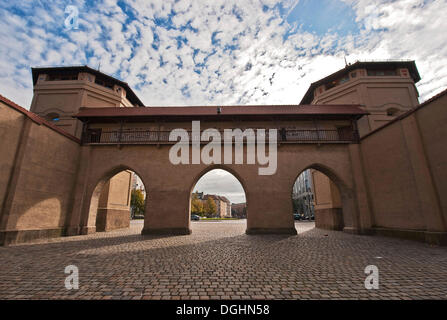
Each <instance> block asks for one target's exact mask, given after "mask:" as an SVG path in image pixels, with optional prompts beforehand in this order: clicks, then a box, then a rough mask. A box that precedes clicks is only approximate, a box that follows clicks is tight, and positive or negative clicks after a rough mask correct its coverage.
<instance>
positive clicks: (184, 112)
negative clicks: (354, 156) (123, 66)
mask: <svg viewBox="0 0 447 320" xmlns="http://www.w3.org/2000/svg"><path fill="white" fill-rule="evenodd" d="M367 114H368V113H367V112H366V111H364V110H362V109H360V108H359V106H354V105H276V106H274V105H268V106H222V107H217V106H215V107H209V106H206V107H205V106H203V107H146V108H82V109H81V110H80V111H79V113H78V114H77V115H75V117H76V118H80V119H85V118H110V117H111V118H115V117H132V118H134V117H191V116H204V117H208V116H215V117H217V116H220V117H225V116H285V115H288V116H292V115H297V116H314V115H335V116H343V115H347V116H354V117H358V118H359V117H361V116H363V115H367Z"/></svg>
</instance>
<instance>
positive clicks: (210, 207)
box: [204, 197, 217, 218]
mask: <svg viewBox="0 0 447 320" xmlns="http://www.w3.org/2000/svg"><path fill="white" fill-rule="evenodd" d="M204 210H205V214H206V216H207V217H208V218H212V217H214V216H215V215H216V213H217V206H216V203H215V202H214V200H213V199H211V197H208V199H207V200H206V203H205V208H204Z"/></svg>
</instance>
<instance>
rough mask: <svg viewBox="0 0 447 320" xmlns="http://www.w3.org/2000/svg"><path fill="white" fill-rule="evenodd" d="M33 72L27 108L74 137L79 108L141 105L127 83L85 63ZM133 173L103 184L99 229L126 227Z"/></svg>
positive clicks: (77, 133) (78, 133)
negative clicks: (31, 96) (31, 88)
mask: <svg viewBox="0 0 447 320" xmlns="http://www.w3.org/2000/svg"><path fill="white" fill-rule="evenodd" d="M32 75H33V86H34V87H33V88H34V96H33V100H32V103H31V108H30V111H32V112H33V113H36V114H37V115H39V116H41V117H43V118H45V119H46V120H48V121H50V122H52V123H53V124H54V125H56V126H57V127H59V128H61V129H63V130H64V131H66V132H67V133H69V134H71V135H73V136H75V137H77V138H81V135H82V122H81V121H79V120H77V119H76V118H74V117H73V116H74V115H76V114H77V113H78V112H79V110H80V109H81V108H93V107H94V108H102V107H116V108H132V107H143V103H142V102H141V100H140V99H139V98H138V97H137V96H136V94H135V93H134V92H133V91H132V89H131V88H130V87H129V86H128V84H127V83H125V82H122V81H120V80H118V79H116V78H113V77H111V76H109V75H106V74H104V73H102V72H100V71H98V70H95V69H92V68H90V67H88V66H79V67H78V66H72V67H49V68H33V69H32ZM132 175H133V173H132V172H131V171H127V170H126V171H122V172H120V173H119V174H117V175H116V176H115V177H113V178H111V179H110V180H109V181H108V182H107V183H106V184H105V186H104V187H103V189H102V191H101V195H100V199H99V206H98V211H97V219H96V227H97V230H98V231H108V230H113V229H119V228H123V227H128V225H129V220H130V190H131V187H132V183H131V182H132Z"/></svg>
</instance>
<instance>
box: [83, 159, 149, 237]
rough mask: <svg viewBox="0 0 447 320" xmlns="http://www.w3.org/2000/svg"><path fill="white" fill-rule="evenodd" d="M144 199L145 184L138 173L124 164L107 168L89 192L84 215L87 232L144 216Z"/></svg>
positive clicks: (126, 223) (123, 225)
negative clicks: (108, 169) (86, 215)
mask: <svg viewBox="0 0 447 320" xmlns="http://www.w3.org/2000/svg"><path fill="white" fill-rule="evenodd" d="M145 202H146V188H145V185H144V182H143V180H142V179H141V176H139V175H138V174H137V173H136V172H135V171H133V170H132V169H130V168H128V167H124V166H119V167H117V168H114V169H112V170H110V171H109V172H108V173H106V174H105V175H103V177H102V178H101V179H100V180H99V182H98V183H97V184H96V186H95V188H94V190H93V192H92V194H91V197H90V206H89V210H88V218H87V226H88V230H89V232H92V231H93V230H95V231H97V232H105V231H112V230H116V229H124V228H128V227H129V226H130V222H131V220H132V219H133V218H141V216H143V219H144V210H145ZM142 221H143V220H141V222H142ZM142 226H143V224H142V223H141V227H142Z"/></svg>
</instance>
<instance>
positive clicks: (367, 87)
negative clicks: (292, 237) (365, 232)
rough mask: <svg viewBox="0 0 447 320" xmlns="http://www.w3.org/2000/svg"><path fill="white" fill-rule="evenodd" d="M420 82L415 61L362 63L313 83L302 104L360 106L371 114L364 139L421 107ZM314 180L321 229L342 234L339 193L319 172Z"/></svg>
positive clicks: (362, 124)
mask: <svg viewBox="0 0 447 320" xmlns="http://www.w3.org/2000/svg"><path fill="white" fill-rule="evenodd" d="M420 80H421V77H420V75H419V72H418V69H417V67H416V63H415V62H414V61H382V62H360V61H359V62H356V63H354V64H351V65H347V66H346V67H345V68H344V69H341V70H339V71H337V72H335V73H333V74H331V75H329V76H327V77H326V78H323V79H321V80H319V81H317V82H315V83H312V84H311V86H310V88H309V89H308V91H307V92H306V94H305V95H304V98H303V99H302V101H301V104H319V105H321V104H331V105H337V104H355V105H360V107H361V108H362V109H364V110H365V111H367V112H368V113H369V115H367V116H365V117H363V118H361V119H360V120H359V121H358V122H357V127H358V131H359V135H360V137H363V136H365V135H367V134H369V133H370V132H372V131H374V130H377V129H379V128H380V127H382V126H383V125H385V124H386V123H388V122H390V121H392V120H393V119H395V118H396V117H398V116H400V115H402V114H404V113H405V112H407V111H410V110H412V109H413V108H415V107H417V105H418V104H419V100H418V97H419V93H418V91H417V89H416V85H415V84H416V83H417V82H419V81H420ZM334 107H336V106H334ZM311 177H312V181H313V193H314V197H315V219H316V225H317V227H320V228H323V229H334V230H341V229H342V228H343V221H342V220H341V216H342V215H341V210H342V201H341V198H340V193H339V190H338V189H337V187H336V185H335V184H334V183H333V182H332V181H331V180H330V179H329V178H328V177H327V176H325V175H324V174H322V173H321V172H319V171H315V170H311ZM319 218H320V219H319Z"/></svg>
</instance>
